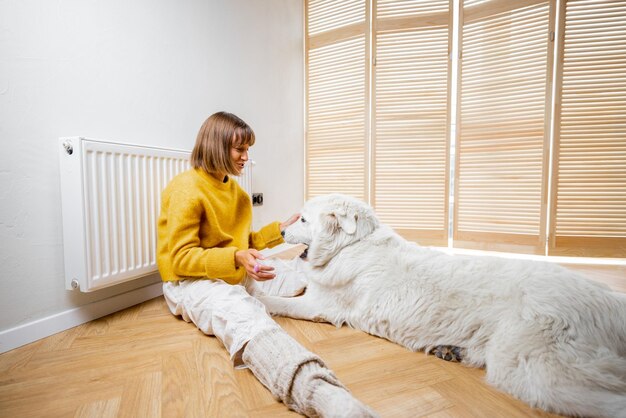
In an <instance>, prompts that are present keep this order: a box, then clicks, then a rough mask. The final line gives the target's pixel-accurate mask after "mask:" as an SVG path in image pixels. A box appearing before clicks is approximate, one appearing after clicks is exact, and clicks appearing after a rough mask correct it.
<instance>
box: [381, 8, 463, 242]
mask: <svg viewBox="0 0 626 418" xmlns="http://www.w3.org/2000/svg"><path fill="white" fill-rule="evenodd" d="M451 7H452V6H451V2H450V1H448V0H424V1H416V2H407V1H403V0H377V1H375V2H374V7H373V10H374V18H373V37H374V39H373V46H374V50H373V51H374V57H375V62H374V75H373V89H372V90H373V92H374V95H373V98H372V103H373V107H372V112H373V113H372V114H373V116H372V132H373V138H372V143H373V149H372V154H373V156H372V161H373V169H372V170H373V175H372V190H373V196H372V203H373V205H374V207H375V209H376V212H377V214H378V215H379V217H380V218H381V220H382V221H383V222H385V223H387V224H389V225H390V226H392V227H393V228H394V229H395V230H396V231H397V232H398V233H400V234H401V235H403V236H404V237H406V238H408V239H412V240H416V241H418V242H419V243H421V244H425V245H439V246H447V244H448V216H447V213H448V207H447V206H448V182H449V177H448V149H449V147H448V143H449V140H448V136H449V135H448V126H449V116H448V102H449V97H450V93H449V86H450V83H449V73H450V71H449V66H450V59H449V52H450V48H451V38H452V36H451V30H452V14H451Z"/></svg>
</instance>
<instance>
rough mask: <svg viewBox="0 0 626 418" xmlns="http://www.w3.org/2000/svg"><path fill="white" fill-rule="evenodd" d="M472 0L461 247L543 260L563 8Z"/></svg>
mask: <svg viewBox="0 0 626 418" xmlns="http://www.w3.org/2000/svg"><path fill="white" fill-rule="evenodd" d="M464 3H465V4H464V5H463V6H462V7H463V8H462V18H461V20H462V22H461V23H462V26H461V35H460V36H461V54H462V55H461V60H460V68H459V73H460V88H459V96H458V101H459V113H460V117H459V120H458V122H457V137H456V138H457V145H456V166H455V205H454V235H453V239H454V241H453V242H454V243H453V245H454V246H455V247H460V248H476V249H487V250H504V251H511V252H525V253H535V254H544V253H545V245H546V244H545V241H546V213H547V211H546V204H547V172H548V150H549V126H550V125H549V121H550V107H551V106H550V105H549V100H548V98H549V97H550V90H551V83H550V82H549V80H550V79H551V76H552V62H553V59H552V56H553V43H552V42H551V41H550V32H551V31H552V30H553V26H554V22H553V18H552V16H553V14H554V9H555V7H554V2H553V1H537V0H519V1H505V0H487V1H484V0H473V1H465V2H464ZM462 4H463V3H462Z"/></svg>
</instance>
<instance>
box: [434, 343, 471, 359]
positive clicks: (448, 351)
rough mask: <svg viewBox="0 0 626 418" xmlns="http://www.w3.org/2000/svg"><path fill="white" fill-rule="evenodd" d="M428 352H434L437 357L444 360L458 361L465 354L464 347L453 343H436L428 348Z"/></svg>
mask: <svg viewBox="0 0 626 418" xmlns="http://www.w3.org/2000/svg"><path fill="white" fill-rule="evenodd" d="M430 354H434V355H435V356H436V357H437V358H440V359H442V360H445V361H452V362H459V363H460V362H461V361H462V360H463V357H464V356H465V349H464V348H463V347H456V346H454V345H438V346H437V347H435V348H433V349H432V350H430Z"/></svg>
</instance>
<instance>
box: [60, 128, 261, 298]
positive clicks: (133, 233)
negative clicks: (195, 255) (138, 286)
mask: <svg viewBox="0 0 626 418" xmlns="http://www.w3.org/2000/svg"><path fill="white" fill-rule="evenodd" d="M59 144H60V168H61V201H62V213H63V250H64V259H65V283H66V288H67V289H80V290H81V291H83V292H90V291H93V290H98V289H102V288H105V287H109V286H112V285H115V284H118V283H122V282H126V281H129V280H133V279H137V278H139V277H142V276H145V275H147V274H151V273H154V272H155V271H157V265H156V239H157V235H156V223H157V218H158V216H159V209H160V202H161V191H162V190H163V188H164V187H165V186H166V185H167V183H168V182H169V181H170V180H171V179H172V178H173V177H174V176H175V175H177V174H178V173H181V172H182V171H185V170H187V169H188V168H189V155H190V152H188V151H181V150H173V149H164V148H155V147H146V146H137V145H128V144H120V143H115V142H108V141H101V140H95V139H88V138H81V137H72V138H60V140H59ZM237 180H238V181H239V183H240V184H241V185H242V187H243V188H244V190H246V192H248V194H249V195H250V196H252V192H251V190H252V181H251V170H250V169H249V168H246V170H245V174H244V175H242V176H241V178H238V179H237Z"/></svg>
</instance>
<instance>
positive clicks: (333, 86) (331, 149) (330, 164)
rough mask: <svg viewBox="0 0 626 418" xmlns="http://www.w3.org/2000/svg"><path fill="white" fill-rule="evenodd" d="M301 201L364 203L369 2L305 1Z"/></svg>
mask: <svg viewBox="0 0 626 418" xmlns="http://www.w3.org/2000/svg"><path fill="white" fill-rule="evenodd" d="M305 10H306V19H305V22H306V41H305V42H306V47H305V49H306V93H305V95H306V107H307V111H306V115H307V119H306V172H307V174H306V198H311V197H314V196H318V195H321V194H326V193H333V192H339V193H345V194H349V195H352V196H354V197H356V198H359V199H363V200H368V199H369V196H368V193H367V190H368V187H367V183H368V180H367V179H368V170H367V160H368V153H369V150H368V141H367V138H368V135H367V129H368V125H369V112H368V102H369V97H368V94H369V63H368V61H369V54H368V53H367V47H366V46H367V42H368V39H367V37H368V36H369V1H366V0H356V1H355V0H347V1H341V2H337V1H335V0H307V1H306V2H305Z"/></svg>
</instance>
